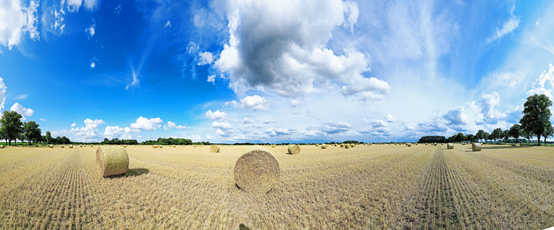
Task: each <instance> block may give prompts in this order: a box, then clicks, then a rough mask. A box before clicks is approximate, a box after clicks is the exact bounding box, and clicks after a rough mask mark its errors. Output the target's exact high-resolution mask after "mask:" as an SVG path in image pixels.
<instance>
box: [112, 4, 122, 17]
mask: <svg viewBox="0 0 554 230" xmlns="http://www.w3.org/2000/svg"><path fill="white" fill-rule="evenodd" d="M120 12H121V4H119V5H117V6H116V7H115V10H114V12H113V13H114V14H117V15H119V13H120Z"/></svg>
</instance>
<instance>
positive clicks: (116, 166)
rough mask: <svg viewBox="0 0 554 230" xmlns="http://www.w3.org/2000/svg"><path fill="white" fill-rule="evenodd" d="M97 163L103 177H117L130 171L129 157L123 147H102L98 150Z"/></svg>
mask: <svg viewBox="0 0 554 230" xmlns="http://www.w3.org/2000/svg"><path fill="white" fill-rule="evenodd" d="M96 163H97V164H98V166H99V167H100V172H101V173H102V176H103V177H108V176H115V175H121V174H125V173H127V171H129V156H128V155H127V151H126V150H125V148H123V147H121V146H101V147H99V148H98V149H97V150H96Z"/></svg>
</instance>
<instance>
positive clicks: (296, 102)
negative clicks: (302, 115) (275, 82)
mask: <svg viewBox="0 0 554 230" xmlns="http://www.w3.org/2000/svg"><path fill="white" fill-rule="evenodd" d="M302 104H304V103H302V102H301V101H297V100H295V99H292V100H290V106H291V107H296V106H299V105H302Z"/></svg>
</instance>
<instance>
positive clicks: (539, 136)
mask: <svg viewBox="0 0 554 230" xmlns="http://www.w3.org/2000/svg"><path fill="white" fill-rule="evenodd" d="M537 139H538V140H539V141H538V142H539V143H538V144H537V146H541V135H540V134H539V135H537Z"/></svg>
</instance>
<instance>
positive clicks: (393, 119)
mask: <svg viewBox="0 0 554 230" xmlns="http://www.w3.org/2000/svg"><path fill="white" fill-rule="evenodd" d="M385 120H387V121H388V122H395V121H396V117H394V116H393V115H391V114H387V115H385Z"/></svg>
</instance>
